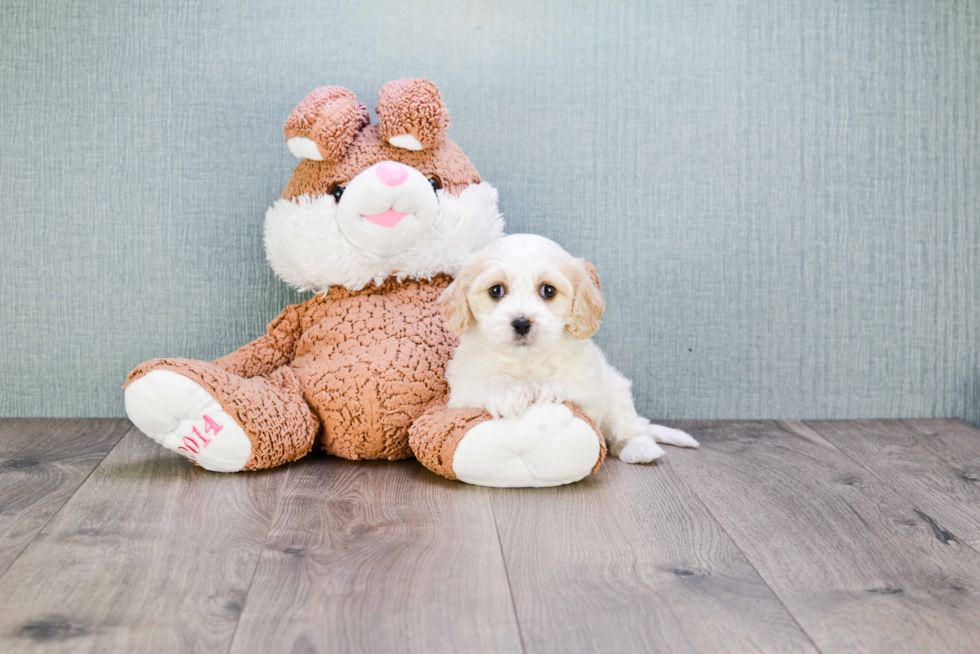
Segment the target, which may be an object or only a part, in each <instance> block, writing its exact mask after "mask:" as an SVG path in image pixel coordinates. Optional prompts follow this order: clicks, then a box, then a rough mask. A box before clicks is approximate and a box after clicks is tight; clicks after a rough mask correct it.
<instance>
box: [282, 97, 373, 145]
mask: <svg viewBox="0 0 980 654" xmlns="http://www.w3.org/2000/svg"><path fill="white" fill-rule="evenodd" d="M370 122H371V114H370V113H368V108H367V107H365V106H364V105H363V104H360V103H358V101H357V99H356V98H355V97H354V94H353V93H351V92H350V91H348V90H347V89H345V88H344V87H342V86H324V87H322V88H319V89H316V90H315V91H313V92H312V93H310V94H309V95H308V96H306V99H305V100H303V101H302V102H300V103H299V106H298V107H296V108H295V109H293V113H291V114H290V115H289V118H287V119H286V125H285V128H284V131H285V133H286V145H287V146H288V147H289V151H290V152H292V153H293V155H294V156H296V157H297V158H298V159H312V160H313V161H340V160H341V159H342V158H343V156H344V154H346V153H347V148H349V147H350V144H351V143H352V142H353V141H354V137H355V136H356V135H357V133H358V132H359V131H361V129H363V128H364V126H365V125H367V124H368V123H370Z"/></svg>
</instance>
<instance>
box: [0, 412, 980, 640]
mask: <svg viewBox="0 0 980 654" xmlns="http://www.w3.org/2000/svg"><path fill="white" fill-rule="evenodd" d="M676 426H681V427H683V428H685V429H688V430H689V431H691V432H692V433H693V434H695V435H696V437H697V438H698V439H699V440H700V441H701V442H702V447H701V449H700V450H697V451H689V450H678V449H675V448H669V450H668V455H667V459H666V460H665V461H664V462H662V463H660V464H657V465H654V466H645V467H639V466H628V465H625V464H621V463H620V462H619V461H616V460H614V459H613V460H610V461H608V462H607V463H606V464H605V465H604V466H603V468H602V469H601V470H600V471H599V474H598V475H596V476H595V477H593V478H590V479H587V480H586V481H584V482H582V483H579V484H575V485H572V486H567V487H562V488H554V489H520V490H508V489H486V488H479V487H474V486H466V485H463V484H459V483H454V482H449V481H446V480H444V479H441V478H439V477H436V476H434V475H432V474H431V473H429V472H428V471H426V470H424V469H423V468H422V467H421V466H420V465H419V464H417V463H416V462H414V461H402V462H397V463H382V462H376V463H352V462H347V461H340V460H337V459H331V458H329V457H325V456H322V455H312V456H310V457H307V458H306V459H304V460H302V461H299V462H297V463H294V464H292V465H289V466H285V467H283V468H280V469H276V470H271V471H265V472H260V473H246V474H238V475H221V474H213V473H208V472H205V471H202V470H200V469H198V468H196V467H194V466H192V465H190V464H188V463H187V462H186V461H185V460H183V459H181V458H180V457H177V456H176V455H173V454H171V453H169V452H167V451H165V450H163V449H161V448H159V447H157V446H156V445H155V444H154V443H153V442H152V441H150V440H149V439H148V438H146V437H145V436H143V435H142V434H140V433H139V432H138V431H137V430H136V429H134V428H132V426H131V425H130V424H129V423H128V422H127V421H125V420H74V419H72V420H0V652H4V653H6V652H49V651H65V652H99V653H105V652H133V651H145V652H154V653H156V652H196V651H200V652H236V653H251V652H296V653H300V652H302V653H308V652H383V653H388V652H425V653H426V654H431V653H437V652H527V653H528V654H539V653H549V652H611V653H616V654H619V653H628V652H825V653H831V652H887V653H888V654H896V653H899V652H916V653H919V652H930V653H932V652H974V653H975V652H980V431H978V430H976V429H973V428H972V427H970V426H968V425H966V424H965V423H963V422H960V421H957V420H905V421H893V420H889V421H853V422H851V421H848V422H806V423H803V422H687V423H676Z"/></svg>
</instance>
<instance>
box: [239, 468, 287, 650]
mask: <svg viewBox="0 0 980 654" xmlns="http://www.w3.org/2000/svg"><path fill="white" fill-rule="evenodd" d="M292 472H293V463H292V461H290V463H289V466H288V467H287V468H286V474H285V475H284V476H283V480H282V487H281V489H280V491H279V497H277V498H276V508H275V509H273V511H272V519H271V521H270V522H269V531H267V532H266V533H265V538H264V539H263V540H262V547H260V548H259V556H258V558H256V559H255V569H254V570H252V577H251V578H250V579H249V580H248V588H246V589H245V597H244V599H242V610H241V611H240V612H239V614H238V620H236V621H235V629H234V630H233V631H232V632H231V638H230V639H229V640H228V649H227V652H228V654H231V649H232V647H234V646H235V637H236V636H238V627H239V626H241V624H242V616H244V615H245V609H246V607H247V606H248V598H249V596H250V595H251V594H252V585H253V584H254V583H255V577H256V576H258V574H259V568H260V567H261V566H262V555H263V554H264V553H265V546H266V545H268V544H269V538H271V537H272V530H273V529H275V527H276V519H277V518H278V517H279V507H280V506H282V496H283V495H284V494H285V491H286V482H287V481H289V475H290V474H292ZM233 474H238V473H233Z"/></svg>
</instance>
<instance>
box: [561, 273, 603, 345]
mask: <svg viewBox="0 0 980 654" xmlns="http://www.w3.org/2000/svg"><path fill="white" fill-rule="evenodd" d="M576 263H577V266H576V268H577V270H576V272H575V274H574V275H573V276H572V279H573V283H574V284H575V297H574V298H572V311H571V315H570V316H569V322H568V331H569V333H570V334H571V335H572V336H574V337H575V338H580V339H582V340H585V339H588V338H592V335H593V334H595V333H596V330H598V329H599V319H600V318H602V312H603V310H605V308H606V303H605V301H604V300H603V299H602V291H601V290H600V287H599V273H598V272H597V271H596V269H595V266H593V265H592V264H591V263H589V262H588V261H586V260H585V259H579V260H578V261H577V262H576Z"/></svg>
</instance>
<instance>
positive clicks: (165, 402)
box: [126, 370, 252, 472]
mask: <svg viewBox="0 0 980 654" xmlns="http://www.w3.org/2000/svg"><path fill="white" fill-rule="evenodd" d="M126 413H127V414H128V415H129V419H130V420H132V421H133V424H134V425H136V426H137V427H138V428H139V430H140V431H142V432H143V433H144V434H146V435H147V436H149V437H150V438H152V439H153V440H154V441H156V442H157V443H158V444H159V445H162V446H163V447H165V448H167V449H168V450H171V451H173V452H176V453H177V454H180V455H182V456H185V457H187V458H188V459H191V460H192V461H194V462H196V463H197V464H198V465H200V466H201V467H202V468H204V469H205V470H212V471H214V472H237V471H239V470H241V469H242V468H244V467H245V464H246V463H248V459H249V457H250V456H251V455H252V442H251V441H250V440H249V438H248V436H247V435H246V434H245V432H244V431H243V430H242V428H241V427H239V426H238V423H236V422H235V420H234V419H233V418H232V417H231V416H230V415H228V414H227V413H225V410H224V409H222V408H221V405H220V404H218V402H217V401H216V400H215V399H214V398H213V397H211V394H210V393H208V392H207V391H206V390H204V389H203V388H201V387H200V386H199V385H198V384H196V383H195V382H193V381H192V380H190V379H188V378H187V377H184V376H183V375H180V374H177V373H175V372H171V371H170V370H153V371H151V372H149V373H147V374H146V375H144V376H143V377H140V378H139V379H137V380H136V381H134V382H133V383H132V384H130V385H129V386H127V387H126Z"/></svg>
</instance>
